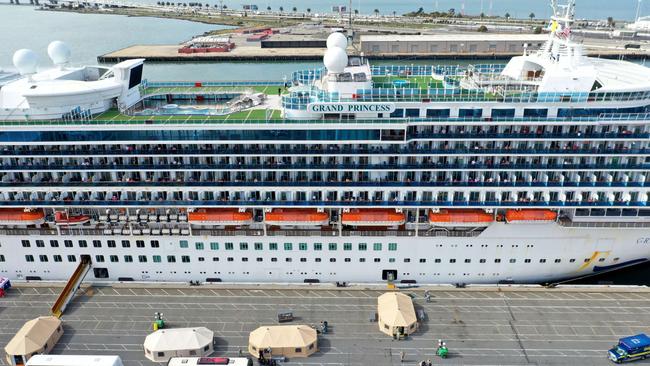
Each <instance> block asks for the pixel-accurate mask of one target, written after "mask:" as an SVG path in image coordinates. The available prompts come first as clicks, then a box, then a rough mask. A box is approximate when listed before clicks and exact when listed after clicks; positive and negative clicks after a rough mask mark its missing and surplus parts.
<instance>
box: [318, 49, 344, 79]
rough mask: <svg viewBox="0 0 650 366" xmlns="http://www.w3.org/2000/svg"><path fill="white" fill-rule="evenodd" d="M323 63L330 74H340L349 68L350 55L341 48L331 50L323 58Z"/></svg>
mask: <svg viewBox="0 0 650 366" xmlns="http://www.w3.org/2000/svg"><path fill="white" fill-rule="evenodd" d="M323 63H324V64H325V67H326V68H327V71H328V72H331V73H335V74H338V73H341V72H343V71H344V70H345V67H346V66H348V55H347V54H346V53H345V51H344V50H343V49H341V48H338V47H335V48H330V49H329V50H327V52H325V56H323Z"/></svg>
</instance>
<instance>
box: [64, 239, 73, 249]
mask: <svg viewBox="0 0 650 366" xmlns="http://www.w3.org/2000/svg"><path fill="white" fill-rule="evenodd" d="M63 246H65V247H66V248H72V240H64V241H63Z"/></svg>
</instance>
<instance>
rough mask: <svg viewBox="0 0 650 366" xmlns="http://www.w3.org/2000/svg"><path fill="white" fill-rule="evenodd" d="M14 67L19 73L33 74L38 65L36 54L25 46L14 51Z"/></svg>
mask: <svg viewBox="0 0 650 366" xmlns="http://www.w3.org/2000/svg"><path fill="white" fill-rule="evenodd" d="M13 61H14V67H15V68H17V69H18V72H20V74H21V75H29V74H35V73H36V68H37V67H38V55H37V54H36V52H34V51H32V50H28V49H26V48H23V49H20V50H18V51H16V52H15V53H14V57H13Z"/></svg>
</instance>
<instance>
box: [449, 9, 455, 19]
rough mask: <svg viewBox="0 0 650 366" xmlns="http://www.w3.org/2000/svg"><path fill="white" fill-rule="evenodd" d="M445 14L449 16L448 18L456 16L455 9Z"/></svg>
mask: <svg viewBox="0 0 650 366" xmlns="http://www.w3.org/2000/svg"><path fill="white" fill-rule="evenodd" d="M447 14H449V16H450V17H453V16H454V15H456V9H454V8H451V9H449V10H448V11H447Z"/></svg>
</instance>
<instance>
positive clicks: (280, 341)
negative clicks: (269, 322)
mask: <svg viewBox="0 0 650 366" xmlns="http://www.w3.org/2000/svg"><path fill="white" fill-rule="evenodd" d="M269 348H270V349H271V354H270V355H269V354H268V353H267V352H266V350H267V349H269ZM260 350H261V351H262V352H264V357H267V358H268V357H272V356H284V357H308V356H310V355H311V354H312V353H314V352H316V351H317V350H318V339H317V336H316V330H315V329H313V328H312V327H309V326H306V325H276V326H269V327H266V326H263V327H259V328H257V329H255V330H254V331H252V332H251V334H250V336H249V337H248V352H249V353H250V354H251V355H253V356H254V357H258V356H259V351H260Z"/></svg>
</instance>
